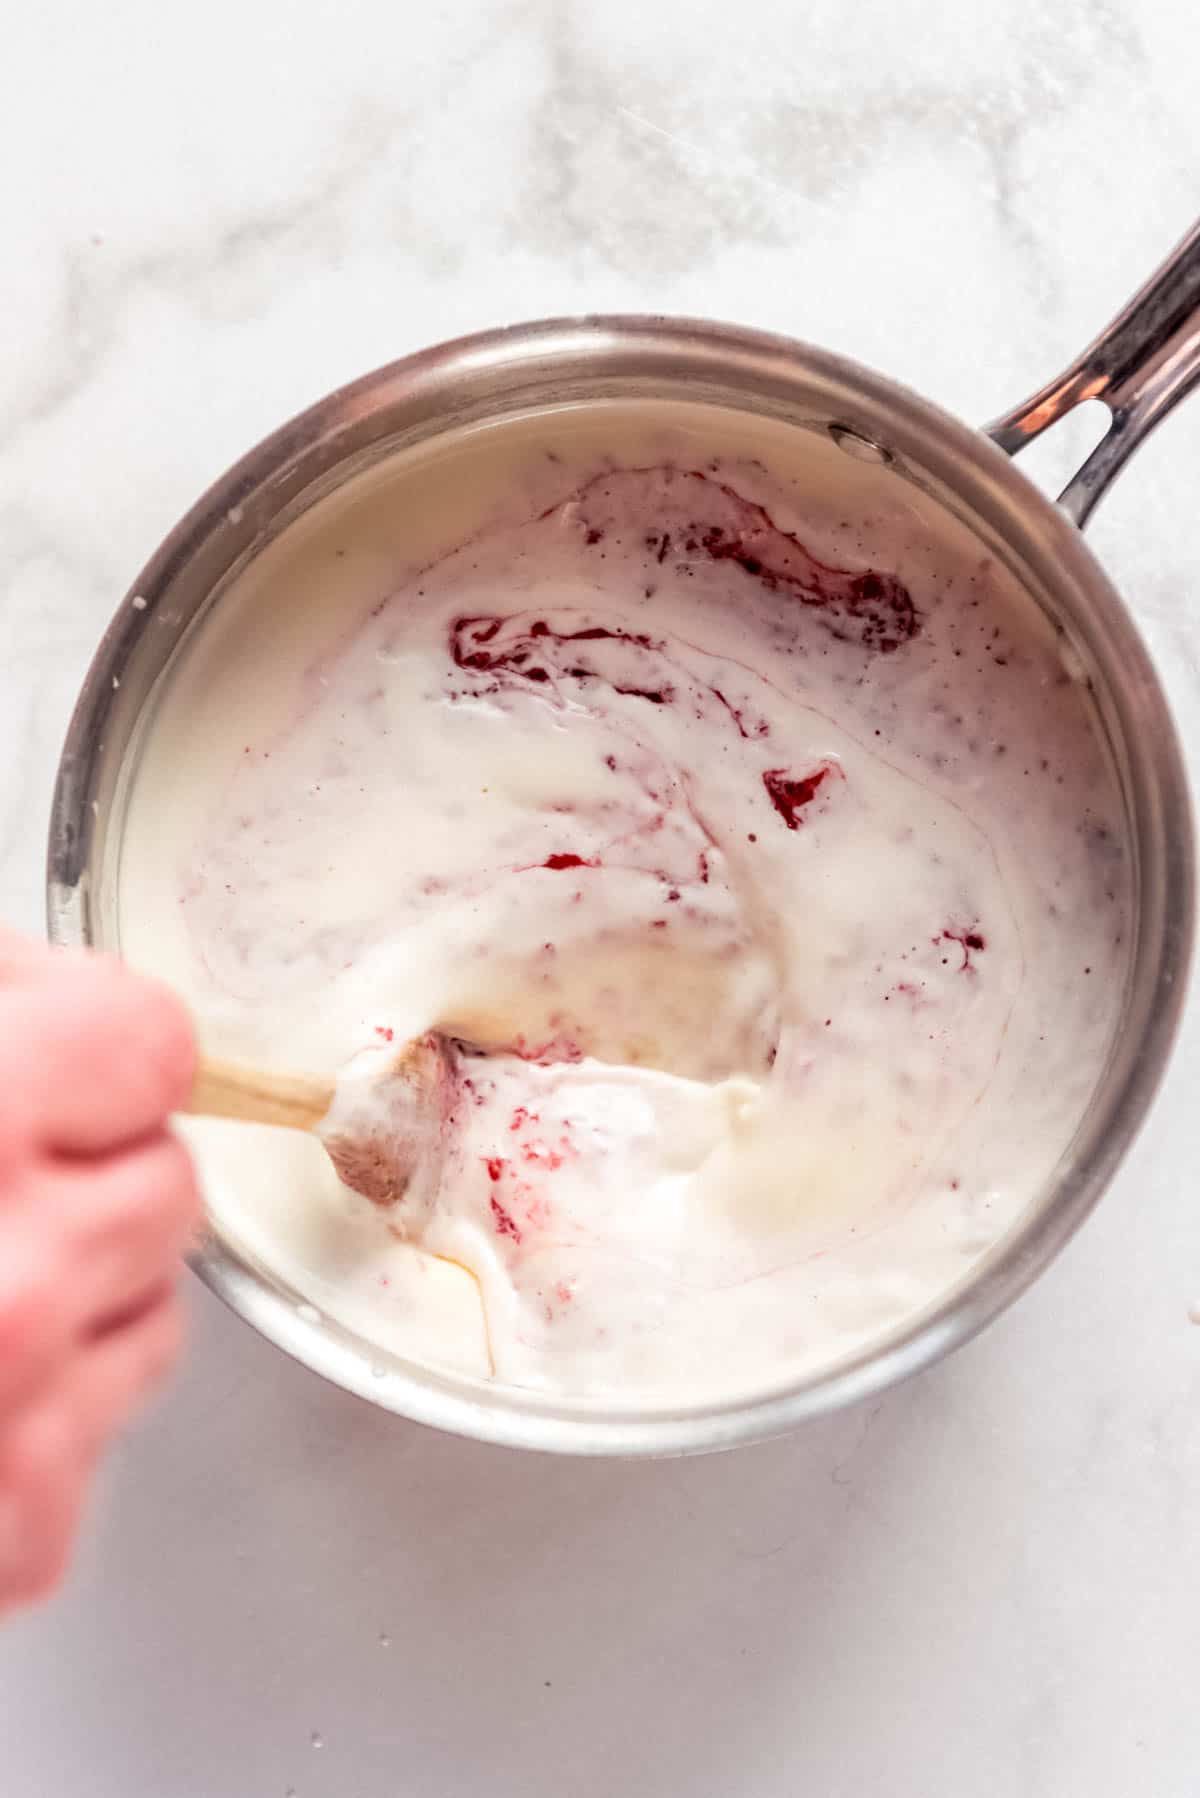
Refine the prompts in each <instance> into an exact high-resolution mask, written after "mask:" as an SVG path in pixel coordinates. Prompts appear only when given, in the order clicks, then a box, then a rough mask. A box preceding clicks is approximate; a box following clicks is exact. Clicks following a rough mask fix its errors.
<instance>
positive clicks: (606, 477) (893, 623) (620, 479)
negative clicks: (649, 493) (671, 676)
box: [543, 464, 920, 655]
mask: <svg viewBox="0 0 1200 1798" xmlns="http://www.w3.org/2000/svg"><path fill="white" fill-rule="evenodd" d="M653 477H657V478H658V481H659V484H660V488H661V491H659V492H656V493H655V494H654V495H653V499H652V502H651V503H652V504H653V506H654V511H655V514H656V516H657V517H658V518H659V519H660V521H661V524H660V528H659V530H658V531H655V532H652V533H650V534H648V535H646V536H645V537H644V539H643V543H644V547H645V549H646V551H647V554H648V555H652V557H653V560H654V561H655V562H659V563H661V562H664V561H665V560H666V559H667V557H668V555H670V556H671V557H672V559H673V560H675V561H677V562H679V563H681V564H682V565H684V566H686V564H687V563H688V561H689V560H695V559H697V558H698V557H700V556H707V557H708V558H709V559H710V560H711V561H714V562H733V563H734V564H735V565H736V566H737V567H739V568H741V569H742V570H743V572H744V573H746V574H748V575H750V576H751V578H752V579H754V580H758V581H761V583H762V584H763V586H764V587H767V588H769V589H770V590H771V591H772V592H782V593H786V594H789V595H790V596H791V597H792V598H793V599H796V600H798V601H799V602H800V604H801V605H804V606H810V607H813V608H815V609H817V610H819V611H821V612H822V613H823V614H824V616H823V618H822V622H823V623H824V624H825V626H826V628H827V629H828V630H829V631H831V632H832V634H833V635H834V636H835V637H840V638H842V639H844V640H845V641H847V642H857V643H859V644H860V645H861V646H862V648H864V649H870V650H878V651H879V652H880V653H881V654H883V655H890V654H891V653H892V652H893V651H894V650H896V649H899V648H900V646H901V644H903V643H906V642H908V641H909V639H910V638H912V637H915V636H916V634H917V632H918V630H919V629H920V616H919V614H918V612H917V609H916V607H915V606H914V605H913V602H912V598H911V596H910V594H909V592H908V589H907V588H906V587H905V586H904V585H903V584H902V583H901V582H900V581H898V580H897V579H896V577H895V576H894V575H890V574H880V573H878V572H877V571H876V570H875V569H866V570H865V571H863V572H860V573H855V572H852V571H851V570H849V569H845V568H832V567H830V566H829V565H828V564H827V563H825V562H819V561H818V560H817V558H816V557H815V556H814V555H812V554H810V552H809V551H808V550H807V549H806V548H805V546H804V545H803V543H801V542H800V540H799V538H798V537H795V536H793V535H792V533H791V532H790V531H784V530H781V529H780V528H779V526H778V525H777V524H776V523H775V521H774V519H773V518H772V517H771V514H770V513H769V512H768V511H767V509H766V508H765V506H760V505H757V504H756V503H755V502H754V501H752V500H747V499H744V498H743V497H742V495H741V494H740V493H738V491H737V490H736V488H734V487H731V486H730V485H729V484H728V482H726V481H718V480H715V479H714V478H713V476H712V475H711V474H706V473H704V472H703V471H702V470H700V469H696V468H693V469H680V468H675V467H673V466H671V465H670V464H667V465H664V466H661V467H657V468H626V469H618V470H616V471H614V472H613V473H611V474H601V475H597V476H596V477H595V478H594V479H593V480H591V481H589V482H587V483H586V484H585V485H584V486H583V487H581V488H580V489H579V491H578V493H577V494H576V495H575V496H574V497H575V498H576V500H577V501H578V504H579V508H580V512H581V514H582V519H581V522H582V523H583V524H584V525H585V526H586V527H587V531H586V537H585V542H587V543H588V544H592V545H595V544H597V543H599V542H602V541H603V539H604V534H605V531H606V530H610V529H613V530H615V529H617V528H618V527H619V526H621V525H623V524H624V525H628V524H630V523H632V520H633V518H634V517H635V516H636V510H635V508H637V507H638V505H639V502H640V506H641V508H642V509H643V510H644V507H645V501H646V495H645V489H646V486H647V481H648V479H650V478H653ZM630 489H632V496H631V497H632V499H633V502H634V503H633V505H631V504H630V500H629V494H630ZM558 510H559V507H558V506H551V507H548V508H547V511H546V512H545V513H544V514H543V516H544V517H548V516H550V515H551V514H552V513H554V512H557V511H558ZM667 525H670V527H671V528H670V529H669V530H668V529H666V528H663V527H665V526H667Z"/></svg>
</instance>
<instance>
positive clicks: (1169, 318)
mask: <svg viewBox="0 0 1200 1798" xmlns="http://www.w3.org/2000/svg"><path fill="white" fill-rule="evenodd" d="M1197 381H1200V223H1198V224H1196V225H1193V227H1192V229H1191V230H1190V231H1189V232H1188V234H1187V236H1186V237H1185V238H1184V239H1183V241H1182V243H1180V244H1178V245H1177V246H1176V248H1175V249H1174V250H1173V251H1172V252H1171V254H1170V255H1169V256H1168V257H1167V260H1166V261H1165V262H1164V263H1163V265H1162V267H1161V268H1159V269H1156V271H1155V272H1154V274H1153V275H1151V277H1150V279H1149V280H1148V281H1147V283H1146V285H1145V286H1144V287H1143V288H1141V289H1139V291H1138V292H1137V293H1135V294H1134V296H1133V298H1132V299H1131V300H1130V302H1129V304H1128V306H1126V307H1125V309H1124V311H1123V312H1120V313H1118V314H1117V316H1116V318H1114V319H1113V321H1112V323H1111V324H1110V325H1109V326H1108V328H1107V330H1105V331H1102V332H1101V333H1100V335H1099V337H1097V338H1096V340H1095V342H1094V343H1091V344H1089V345H1088V347H1087V349H1086V350H1084V352H1083V354H1082V355H1081V356H1079V357H1078V358H1077V359H1076V360H1075V361H1074V362H1072V364H1071V366H1070V367H1069V368H1068V369H1066V370H1064V372H1063V373H1062V374H1061V375H1058V376H1057V377H1056V378H1055V379H1054V380H1053V381H1048V382H1047V383H1046V385H1045V387H1043V388H1041V389H1040V391H1039V392H1037V393H1035V394H1033V395H1032V397H1031V398H1030V399H1027V400H1025V401H1024V402H1023V403H1022V404H1021V405H1019V406H1015V407H1014V408H1013V410H1012V411H1011V412H1007V413H1005V415H1004V417H1003V418H998V419H996V420H995V422H994V423H993V424H990V425H988V427H987V434H988V436H989V437H990V438H991V439H992V441H993V443H996V444H999V446H1000V448H1001V449H1002V450H1005V451H1006V452H1007V453H1008V454H1009V455H1010V456H1013V455H1015V454H1016V453H1017V451H1018V450H1019V449H1023V448H1024V446H1025V445H1026V444H1027V443H1032V441H1033V439H1034V438H1035V437H1038V436H1040V435H1041V433H1042V432H1043V431H1044V430H1046V428H1047V426H1049V425H1052V424H1055V423H1056V422H1057V421H1058V419H1060V418H1062V417H1063V416H1064V415H1065V414H1066V413H1068V412H1069V411H1070V410H1071V408H1072V406H1077V405H1078V404H1079V403H1080V401H1081V400H1093V399H1094V400H1103V401H1104V404H1105V405H1106V406H1107V407H1108V409H1109V412H1110V414H1111V415H1112V423H1111V424H1110V425H1109V427H1108V430H1107V431H1106V432H1105V434H1104V436H1103V437H1102V438H1101V439H1100V441H1099V443H1098V444H1097V445H1096V447H1095V449H1094V450H1093V451H1092V453H1091V455H1090V456H1089V457H1088V459H1087V461H1086V462H1085V463H1084V464H1083V466H1082V467H1081V468H1080V469H1078V470H1077V471H1076V473H1075V474H1074V475H1073V476H1072V478H1071V479H1070V480H1069V481H1068V482H1067V484H1066V486H1065V487H1064V488H1063V490H1062V492H1061V493H1060V494H1059V496H1058V503H1059V505H1060V506H1062V508H1063V510H1064V511H1065V512H1067V513H1068V514H1069V516H1070V517H1071V518H1073V519H1074V521H1075V523H1076V524H1077V525H1079V526H1080V527H1081V528H1082V527H1083V525H1085V524H1086V523H1087V520H1088V518H1089V516H1090V514H1091V511H1092V508H1093V506H1095V505H1096V503H1097V502H1098V501H1099V500H1100V499H1102V498H1103V496H1104V494H1105V492H1106V491H1107V489H1108V485H1109V482H1110V481H1112V480H1113V479H1115V477H1116V476H1117V475H1118V474H1119V473H1120V472H1121V469H1122V468H1123V467H1124V465H1125V462H1126V460H1127V459H1128V457H1130V456H1131V455H1132V454H1133V452H1134V450H1135V449H1136V448H1137V447H1138V445H1139V443H1141V442H1142V441H1143V440H1144V439H1145V438H1146V437H1148V436H1149V435H1150V432H1151V431H1152V430H1153V429H1154V427H1155V425H1156V424H1157V423H1158V421H1159V420H1160V419H1161V418H1165V417H1166V415H1167V413H1168V412H1169V411H1170V410H1171V408H1172V406H1174V405H1175V403H1176V402H1177V401H1178V400H1181V399H1182V398H1183V396H1184V395H1185V394H1186V393H1188V392H1190V391H1191V389H1192V388H1193V387H1194V386H1195V385H1196V383H1197Z"/></svg>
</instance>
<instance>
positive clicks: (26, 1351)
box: [0, 932, 199, 1610]
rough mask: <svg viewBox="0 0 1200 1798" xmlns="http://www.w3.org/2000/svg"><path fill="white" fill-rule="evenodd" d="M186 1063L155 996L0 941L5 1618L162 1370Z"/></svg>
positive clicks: (57, 953)
mask: <svg viewBox="0 0 1200 1798" xmlns="http://www.w3.org/2000/svg"><path fill="white" fill-rule="evenodd" d="M194 1053H195V1052H194V1048H193V1043H192V1031H191V1025H190V1022H189V1019H188V1017H187V1014H186V1012H185V1011H184V1009H183V1007H182V1006H181V1005H180V1004H179V1002H178V1001H177V1000H176V999H175V998H174V997H173V996H172V995H171V994H170V993H169V992H168V991H167V990H166V989H165V988H162V987H159V986H156V985H154V984H153V983H151V982H149V981H146V980H143V979H141V978H139V977H138V976H137V975H135V974H133V973H131V972H129V971H128V970H127V969H125V968H123V967H122V966H121V965H120V964H119V963H117V962H115V961H110V960H107V959H105V958H102V957H100V956H96V955H91V954H87V953H84V952H75V951H64V950H56V949H49V948H47V947H45V946H44V945H42V944H40V943H34V942H30V941H27V940H26V939H24V938H22V937H18V936H15V935H13V934H11V933H9V932H0V1610H3V1609H4V1608H5V1607H6V1606H8V1605H12V1604H16V1603H21V1602H24V1601H27V1600H30V1599H34V1598H38V1597H41V1596H43V1595H44V1594H46V1593H48V1592H49V1591H50V1590H51V1589H52V1588H53V1587H54V1586H55V1585H56V1584H57V1583H58V1581H59V1579H60V1578H61V1576H62V1573H63V1570H64V1568H65V1566H66V1563H67V1558H68V1554H69V1549H70V1544H71V1540H72V1537H73V1535H74V1532H75V1528H76V1524H77V1522H78V1518H79V1514H80V1511H81V1508H82V1504H83V1499H84V1496H85V1493H86V1489H87V1485H88V1482H89V1479H90V1476H91V1473H92V1470H93V1468H94V1466H95V1464H96V1461H97V1459H98V1457H99V1454H100V1451H101V1449H102V1448H103V1447H104V1445H105V1443H106V1442H107V1440H108V1439H109V1437H110V1436H111V1435H112V1434H113V1432H114V1431H115V1430H117V1429H118V1428H119V1427H120V1426H121V1424H122V1423H123V1422H124V1421H125V1420H126V1418H127V1417H128V1416H129V1414H130V1412H131V1411H132V1410H133V1408H134V1407H135V1405H136V1404H137V1402H138V1400H139V1399H140V1398H141V1397H142V1395H143V1394H144V1393H145V1392H146V1391H147V1390H148V1388H149V1387H151V1386H152V1385H153V1384H154V1383H155V1382H156V1381H157V1380H158V1378H159V1377H160V1376H161V1375H162V1373H163V1372H164V1371H165V1370H166V1369H167V1368H168V1367H169V1366H170V1364H171V1362H172V1361H173V1359H174V1356H175V1353H176V1349H177V1347H178V1343H179V1336H180V1308H179V1303H178V1300H177V1298H176V1296H175V1279H176V1274H177V1270H178V1267H179V1261H180V1256H181V1253H182V1251H183V1249H184V1247H185V1245H186V1242H187V1238H188V1236H189V1233H190V1232H191V1229H192V1227H193V1225H194V1224H195V1222H196V1221H197V1218H198V1216H199V1202H198V1198H197V1191H196V1183H195V1178H194V1175H193V1172H192V1167H191V1162H190V1160H189V1158H188V1155H187V1152H186V1150H185V1149H184V1148H183V1146H182V1144H181V1143H179V1142H178V1141H177V1140H176V1139H175V1138H174V1137H173V1136H172V1135H171V1134H170V1132H169V1130H168V1128H167V1121H168V1116H169V1113H170V1112H171V1111H172V1110H174V1109H175V1108H177V1107H178V1106H180V1105H182V1104H183V1102H184V1100H185V1099H186V1096H187V1092H188V1088H189V1084H190V1081H191V1075H192V1067H193V1061H194Z"/></svg>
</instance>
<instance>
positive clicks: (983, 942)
mask: <svg viewBox="0 0 1200 1798" xmlns="http://www.w3.org/2000/svg"><path fill="white" fill-rule="evenodd" d="M933 940H934V943H935V944H936V943H939V942H947V943H957V944H958V946H959V948H960V949H961V950H962V961H961V962H960V963H959V973H960V974H961V973H964V972H966V971H968V970H969V971H970V972H972V973H973V972H974V971H975V963H974V962H973V961H972V960H971V954H972V952H973V951H978V950H980V949H986V948H987V939H986V938H985V937H983V936H981V935H980V934H979V932H978V930H948V929H947V930H943V932H942V934H941V936H940V937H934V939H933Z"/></svg>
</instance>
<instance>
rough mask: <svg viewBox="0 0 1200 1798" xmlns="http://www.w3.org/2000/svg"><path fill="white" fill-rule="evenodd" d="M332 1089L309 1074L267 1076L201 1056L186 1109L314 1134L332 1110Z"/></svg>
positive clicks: (258, 1070) (323, 1081) (324, 1081)
mask: <svg viewBox="0 0 1200 1798" xmlns="http://www.w3.org/2000/svg"><path fill="white" fill-rule="evenodd" d="M333 1093H334V1083H333V1081H332V1080H322V1079H320V1078H319V1077H318V1076H316V1075H311V1074H270V1073H267V1072H266V1071H265V1070H264V1069H262V1068H251V1067H245V1066H243V1065H242V1064H240V1063H238V1062H235V1061H215V1060H214V1059H213V1058H212V1057H211V1056H208V1055H202V1056H201V1057H200V1059H199V1061H198V1063H197V1064H196V1077H195V1079H194V1080H193V1082H192V1093H191V1097H190V1099H189V1100H188V1105H187V1109H188V1110H189V1111H191V1112H198V1113H199V1114H200V1115H201V1116H204V1117H214V1118H244V1119H246V1120H248V1121H249V1122H250V1123H254V1124H283V1125H286V1126H287V1128H288V1129H291V1130H315V1129H316V1127H317V1125H318V1124H319V1123H320V1122H321V1120H322V1118H323V1117H324V1116H325V1114H326V1112H327V1111H328V1110H329V1107H330V1106H331V1105H332V1104H333Z"/></svg>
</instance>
